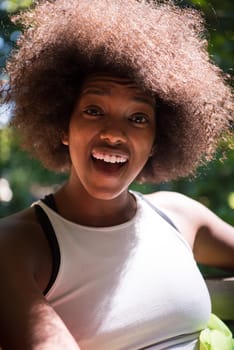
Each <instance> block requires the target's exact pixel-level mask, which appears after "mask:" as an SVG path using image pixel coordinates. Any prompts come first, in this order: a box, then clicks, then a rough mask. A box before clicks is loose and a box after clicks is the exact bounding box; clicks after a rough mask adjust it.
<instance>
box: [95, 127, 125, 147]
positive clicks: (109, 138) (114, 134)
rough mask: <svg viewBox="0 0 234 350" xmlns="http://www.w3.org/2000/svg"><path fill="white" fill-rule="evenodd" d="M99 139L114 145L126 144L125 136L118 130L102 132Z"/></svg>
mask: <svg viewBox="0 0 234 350" xmlns="http://www.w3.org/2000/svg"><path fill="white" fill-rule="evenodd" d="M100 139H101V140H105V141H106V142H108V143H109V144H115V145H116V144H120V143H124V142H126V136H125V134H124V133H123V132H122V131H120V130H108V131H102V132H101V133H100Z"/></svg>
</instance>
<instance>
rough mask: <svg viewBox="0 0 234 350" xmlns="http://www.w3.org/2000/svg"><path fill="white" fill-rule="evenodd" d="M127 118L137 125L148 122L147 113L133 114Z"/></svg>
mask: <svg viewBox="0 0 234 350" xmlns="http://www.w3.org/2000/svg"><path fill="white" fill-rule="evenodd" d="M129 120H130V121H131V122H133V123H134V124H137V125H139V126H140V125H144V124H147V123H148V122H149V120H148V118H147V115H145V114H134V115H132V116H131V117H130V118H129Z"/></svg>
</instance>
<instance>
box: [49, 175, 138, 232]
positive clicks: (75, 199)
mask: <svg viewBox="0 0 234 350" xmlns="http://www.w3.org/2000/svg"><path fill="white" fill-rule="evenodd" d="M55 201H56V205H57V208H58V212H59V214H60V215H61V216H63V217H64V218H65V219H67V220H69V221H72V222H75V223H77V224H80V225H85V226H95V227H105V226H106V227H107V226H114V225H119V224H122V223H124V222H127V221H129V220H130V219H132V218H133V216H134V215H135V212H136V201H135V198H134V197H133V196H132V195H131V194H130V193H129V192H128V190H125V191H123V192H122V193H121V194H120V195H118V196H117V197H116V198H114V199H107V200H103V199H97V198H94V197H92V196H90V195H89V194H88V193H87V192H86V191H85V189H84V188H83V187H82V186H79V187H78V188H76V190H74V187H73V186H72V185H71V183H70V182H69V181H68V182H67V183H66V184H65V185H64V186H63V187H62V188H61V189H60V190H59V191H58V192H57V193H55Z"/></svg>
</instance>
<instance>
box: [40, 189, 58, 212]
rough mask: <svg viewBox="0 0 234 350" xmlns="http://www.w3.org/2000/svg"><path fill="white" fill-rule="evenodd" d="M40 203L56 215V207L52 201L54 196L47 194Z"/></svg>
mask: <svg viewBox="0 0 234 350" xmlns="http://www.w3.org/2000/svg"><path fill="white" fill-rule="evenodd" d="M42 202H43V203H45V204H46V205H47V206H48V207H49V208H50V209H52V210H54V211H55V212H56V213H58V209H57V205H56V202H55V199H54V195H53V194H52V193H51V194H48V195H47V196H45V197H44V198H43V199H42Z"/></svg>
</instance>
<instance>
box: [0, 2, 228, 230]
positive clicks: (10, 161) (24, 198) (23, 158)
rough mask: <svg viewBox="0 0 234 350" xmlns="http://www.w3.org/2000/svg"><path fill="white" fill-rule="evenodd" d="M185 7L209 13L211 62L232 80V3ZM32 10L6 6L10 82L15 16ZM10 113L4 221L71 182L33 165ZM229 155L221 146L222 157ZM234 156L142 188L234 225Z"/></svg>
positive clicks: (0, 48)
mask: <svg viewBox="0 0 234 350" xmlns="http://www.w3.org/2000/svg"><path fill="white" fill-rule="evenodd" d="M179 3H180V4H181V6H193V7H195V8H198V9H201V10H202V11H203V12H204V16H205V19H206V21H207V24H208V25H207V28H208V32H207V36H208V39H209V51H210V55H211V57H212V58H213V59H214V60H215V61H216V63H217V64H218V65H220V66H221V67H222V69H224V70H225V71H226V72H228V73H229V74H230V75H231V74H232V73H233V71H232V68H233V63H234V26H233V23H234V2H233V1H230V0H222V1H220V0H210V1H207V0H186V1H185V0H181V1H179ZM31 4H32V0H0V77H1V78H2V79H5V78H6V77H5V75H4V70H3V68H4V65H5V62H6V58H7V56H8V55H9V53H10V51H11V49H12V48H13V47H14V46H15V42H16V40H17V38H18V37H19V35H20V33H21V32H20V28H19V27H17V26H15V25H14V24H12V23H11V22H10V20H9V14H12V13H15V12H17V11H19V10H21V9H23V8H25V7H27V6H30V5H31ZM9 115H10V113H9V112H8V113H7V112H6V106H3V107H2V108H1V109H0V217H1V216H5V215H7V214H9V213H12V212H15V211H17V210H20V209H21V208H23V207H26V206H28V205H29V204H30V203H31V202H32V200H34V199H36V198H38V197H40V196H42V195H43V194H44V193H45V192H50V191H51V190H52V189H53V187H54V184H59V183H61V182H62V181H64V180H65V178H66V176H64V175H58V174H54V173H51V172H49V171H47V170H45V169H44V168H42V167H41V166H40V164H39V163H38V162H37V161H35V160H33V159H31V158H30V156H29V155H27V154H26V153H25V152H23V151H21V150H20V149H19V147H18V146H17V140H15V136H14V135H12V131H11V130H9V129H8V128H6V127H5V125H6V121H7V120H8V116H9ZM225 149H227V145H225V144H222V145H220V150H219V155H221V154H222V151H223V150H225ZM233 178H234V151H233V150H228V151H227V159H224V160H222V161H213V162H211V163H210V164H209V166H208V167H205V168H201V169H199V171H198V175H197V177H196V178H195V179H188V180H179V181H174V182H170V183H166V184H161V185H157V186H156V185H141V186H139V185H136V184H133V186H132V187H133V189H136V190H140V191H142V192H145V193H146V192H151V191H153V190H173V191H179V192H181V193H184V194H187V195H189V196H191V197H193V198H195V199H197V200H199V201H201V202H203V203H204V204H205V205H207V206H208V207H210V208H211V209H212V210H213V211H214V212H216V213H217V214H218V215H220V216H221V217H222V218H224V219H225V220H226V221H228V222H230V223H232V224H234V181H233Z"/></svg>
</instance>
